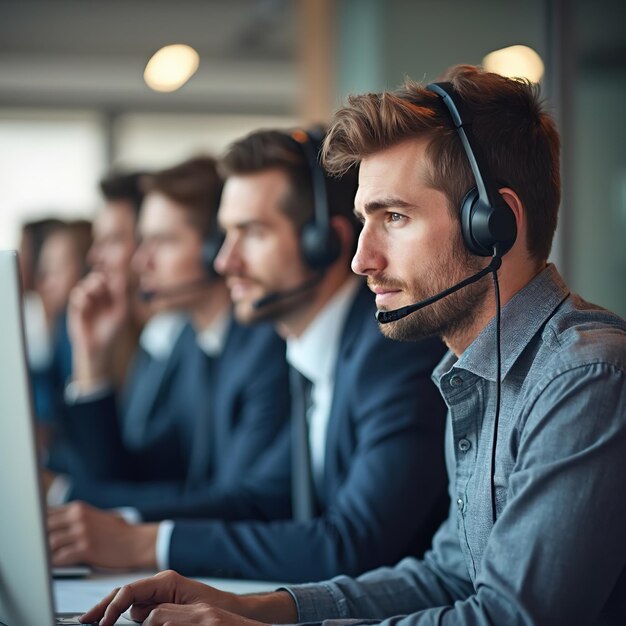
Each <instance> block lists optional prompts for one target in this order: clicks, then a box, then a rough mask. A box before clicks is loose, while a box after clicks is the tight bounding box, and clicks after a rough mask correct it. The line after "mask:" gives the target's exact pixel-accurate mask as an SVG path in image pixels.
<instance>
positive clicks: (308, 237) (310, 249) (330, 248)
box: [300, 222, 341, 270]
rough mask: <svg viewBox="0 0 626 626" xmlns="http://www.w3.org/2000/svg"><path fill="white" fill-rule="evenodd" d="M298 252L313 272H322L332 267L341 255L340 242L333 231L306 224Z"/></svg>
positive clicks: (313, 224)
mask: <svg viewBox="0 0 626 626" xmlns="http://www.w3.org/2000/svg"><path fill="white" fill-rule="evenodd" d="M300 250H301V252H302V258H303V259H304V261H305V263H306V264H307V265H308V266H309V267H310V268H311V269H314V270H324V269H326V268H327V267H328V266H330V265H332V264H333V263H334V262H335V261H336V260H337V259H338V258H339V254H340V253H341V242H340V240H339V236H338V235H337V233H336V232H335V230H334V229H333V228H332V227H331V228H328V229H326V228H320V227H319V226H318V225H317V224H316V223H314V222H311V223H309V224H307V225H306V226H305V227H304V229H303V230H302V233H301V235H300Z"/></svg>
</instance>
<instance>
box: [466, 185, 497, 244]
mask: <svg viewBox="0 0 626 626" xmlns="http://www.w3.org/2000/svg"><path fill="white" fill-rule="evenodd" d="M477 204H478V189H476V187H472V188H471V189H470V190H469V191H468V192H467V193H466V194H465V197H464V198H463V200H462V201H461V211H460V214H461V234H462V235H463V242H464V243H465V247H466V248H467V249H468V250H469V251H470V252H471V253H472V254H476V255H478V256H489V255H490V254H491V250H489V251H488V252H487V253H486V254H485V252H484V249H483V248H482V247H481V246H479V245H477V242H476V241H475V239H474V235H473V232H472V225H473V221H474V215H475V210H476V206H477Z"/></svg>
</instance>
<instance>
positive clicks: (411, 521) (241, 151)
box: [117, 131, 446, 582]
mask: <svg viewBox="0 0 626 626" xmlns="http://www.w3.org/2000/svg"><path fill="white" fill-rule="evenodd" d="M295 137H297V139H294V136H292V135H291V134H290V133H288V132H280V131H260V132H257V133H253V134H252V135H250V136H248V137H246V138H244V139H242V140H240V141H238V142H236V143H235V144H234V145H233V146H231V148H230V149H229V150H228V153H227V154H226V156H225V157H224V158H223V159H222V161H221V165H222V168H223V170H224V174H225V175H226V183H225V187H224V193H223V195H222V201H221V204H220V211H219V221H220V225H221V226H222V228H223V229H224V231H225V234H226V238H225V242H224V244H223V246H222V248H221V250H220V253H219V255H218V257H217V259H216V262H215V267H216V268H217V269H218V270H219V272H220V273H222V274H224V275H225V276H226V281H227V286H228V287H229V289H230V293H231V297H232V300H233V304H234V312H235V315H236V317H237V319H238V320H240V321H242V322H245V323H259V322H260V321H262V320H272V322H273V323H274V325H275V326H276V328H277V329H278V330H279V332H280V333H281V334H282V335H283V337H285V338H286V339H287V358H288V361H289V363H290V365H291V372H290V374H291V376H290V386H291V390H292V396H293V398H292V400H293V409H292V414H291V419H292V424H291V425H292V432H291V433H287V435H288V436H287V437H285V438H284V439H283V440H281V441H278V442H277V445H278V446H279V447H280V448H281V450H282V454H283V458H284V459H285V460H286V461H287V460H288V459H289V457H290V456H291V460H292V463H293V479H292V482H293V485H292V487H293V498H292V499H293V507H292V508H293V513H292V516H291V517H289V516H284V518H283V519H281V520H276V519H275V520H274V521H267V520H268V516H267V515H265V516H261V515H257V516H249V517H250V518H251V519H249V520H247V521H240V522H229V521H225V520H224V519H215V518H216V516H215V515H214V514H213V513H212V511H211V509H210V508H208V507H207V506H206V503H205V502H204V500H203V498H202V497H199V498H197V499H196V501H195V502H192V501H191V500H190V501H189V505H188V506H187V507H185V509H184V510H182V511H181V510H177V511H172V512H171V516H172V518H173V519H174V523H173V530H172V532H171V536H170V542H169V549H168V550H167V553H166V554H165V555H163V557H162V558H160V559H156V560H153V561H152V563H151V564H150V565H151V566H152V567H155V566H159V567H160V568H163V567H164V566H165V565H167V566H169V567H172V568H175V569H177V570H178V571H180V572H184V573H188V574H192V575H221V576H236V577H245V578H249V579H269V580H288V581H292V582H306V581H310V580H319V579H321V578H323V577H327V576H332V575H336V574H339V573H353V574H356V573H360V572H363V571H366V570H367V569H370V568H371V567H375V566H379V565H383V564H388V565H391V564H393V563H394V562H396V561H397V560H398V559H399V558H401V557H402V556H405V555H408V554H415V555H417V554H422V553H423V552H424V550H425V549H427V548H428V546H429V545H430V540H431V538H432V534H433V532H434V530H435V529H436V527H437V526H438V524H439V522H440V521H441V519H442V517H443V515H444V514H445V500H446V497H445V468H444V463H443V445H442V444H443V426H444V419H443V416H444V407H443V404H442V403H441V400H440V398H439V396H438V394H437V390H436V388H435V387H434V385H433V384H432V382H431V381H430V373H431V371H432V368H433V367H434V365H435V363H436V362H437V361H438V360H439V358H440V357H441V354H442V353H443V347H442V345H441V344H440V342H439V341H438V340H436V339H425V340H423V341H421V342H419V343H417V344H415V343H404V344H402V343H397V342H393V341H390V340H388V339H386V338H384V337H383V336H382V335H381V334H380V333H379V332H378V328H377V324H376V320H375V318H374V313H375V307H374V301H373V297H372V294H371V293H370V292H369V290H368V289H367V286H366V285H365V282H364V281H362V280H361V279H358V278H357V277H355V276H353V275H352V274H351V272H350V259H351V256H352V253H353V251H354V246H355V243H356V232H357V230H358V222H357V221H356V220H355V219H354V216H353V212H352V209H353V201H354V193H355V191H356V176H355V175H354V173H353V174H351V175H347V176H345V177H343V178H341V179H332V180H331V179H326V178H325V176H324V173H323V170H322V168H321V166H320V164H319V162H318V153H319V141H317V142H316V141H315V140H314V138H312V137H310V136H308V135H307V134H306V133H299V134H296V135H295ZM268 365H269V364H268ZM305 376H306V377H307V378H308V379H309V381H310V382H307V381H305V380H304V378H303V377H305ZM290 452H291V454H290ZM272 488H273V485H272V484H271V483H270V482H268V483H267V484H266V486H265V489H263V490H257V492H256V494H255V496H254V503H255V505H256V507H257V508H258V510H259V511H264V510H265V509H267V508H268V507H269V506H270V505H271V503H272V500H273V498H274V496H273V494H272ZM161 509H162V507H161ZM142 512H143V513H144V518H145V517H146V516H147V513H146V511H145V509H144V510H143V511H142ZM161 513H162V511H161ZM166 514H167V515H170V513H167V512H166ZM190 517H193V518H196V519H189V518H190ZM181 518H187V519H181ZM152 519H155V518H152ZM156 519H162V517H161V518H156ZM228 519H231V520H232V519H235V516H234V515H231V516H230V517H229V518H228ZM162 526H163V525H162V524H161V527H162ZM154 527H156V525H153V524H145V525H142V526H138V527H135V528H133V529H131V530H133V531H134V532H136V534H137V538H136V543H137V544H142V543H143V538H144V536H146V535H147V536H149V534H150V532H154V531H153V530H152V529H153V528H154ZM117 564H118V565H122V566H123V565H129V563H127V562H126V563H125V562H118V563H117Z"/></svg>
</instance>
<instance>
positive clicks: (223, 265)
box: [213, 234, 241, 276]
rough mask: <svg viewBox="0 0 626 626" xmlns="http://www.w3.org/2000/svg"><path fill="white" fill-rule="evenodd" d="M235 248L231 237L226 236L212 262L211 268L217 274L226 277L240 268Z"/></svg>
mask: <svg viewBox="0 0 626 626" xmlns="http://www.w3.org/2000/svg"><path fill="white" fill-rule="evenodd" d="M237 248H238V246H237V243H236V242H235V241H234V239H233V237H232V236H229V235H228V234H227V235H226V237H225V239H224V243H222V247H221V248H220V250H219V252H218V253H217V256H216V257H215V261H214V262H213V267H214V268H215V271H216V272H217V273H218V274H221V275H222V276H227V275H228V274H232V273H234V272H236V271H237V270H238V269H239V268H240V267H241V258H240V255H239V253H238V250H237Z"/></svg>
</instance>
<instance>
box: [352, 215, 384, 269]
mask: <svg viewBox="0 0 626 626" xmlns="http://www.w3.org/2000/svg"><path fill="white" fill-rule="evenodd" d="M386 265H387V262H386V259H385V255H384V251H383V247H382V245H381V242H380V241H379V239H378V238H377V237H376V236H375V233H374V231H373V229H372V228H371V227H369V226H368V225H365V226H364V227H363V229H362V230H361V234H360V235H359V242H358V246H357V249H356V253H355V255H354V258H353V259H352V264H351V267H352V271H353V272H354V273H355V274H360V275H361V276H371V275H375V274H378V273H379V272H381V271H382V270H384V269H385V267H386Z"/></svg>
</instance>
